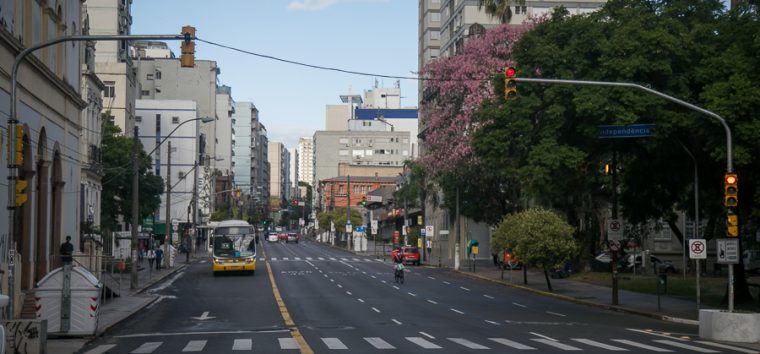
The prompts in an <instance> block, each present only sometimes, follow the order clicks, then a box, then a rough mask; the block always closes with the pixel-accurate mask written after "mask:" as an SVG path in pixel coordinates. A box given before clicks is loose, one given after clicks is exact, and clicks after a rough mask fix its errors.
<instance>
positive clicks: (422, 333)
mask: <svg viewBox="0 0 760 354" xmlns="http://www.w3.org/2000/svg"><path fill="white" fill-rule="evenodd" d="M420 334H421V335H423V336H425V337H428V338H430V339H435V337H433V336H431V335H429V334H427V333H425V332H420Z"/></svg>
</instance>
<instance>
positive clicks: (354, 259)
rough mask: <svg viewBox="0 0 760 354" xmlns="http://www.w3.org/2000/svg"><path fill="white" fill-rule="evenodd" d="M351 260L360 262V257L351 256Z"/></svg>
mask: <svg viewBox="0 0 760 354" xmlns="http://www.w3.org/2000/svg"><path fill="white" fill-rule="evenodd" d="M351 260H353V261H354V262H358V261H359V258H351Z"/></svg>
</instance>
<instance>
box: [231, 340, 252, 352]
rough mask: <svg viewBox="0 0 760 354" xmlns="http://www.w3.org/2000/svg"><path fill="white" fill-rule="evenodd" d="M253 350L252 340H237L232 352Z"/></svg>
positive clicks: (233, 344)
mask: <svg viewBox="0 0 760 354" xmlns="http://www.w3.org/2000/svg"><path fill="white" fill-rule="evenodd" d="M251 349H253V340H252V339H235V341H234V342H233V343H232V350H251Z"/></svg>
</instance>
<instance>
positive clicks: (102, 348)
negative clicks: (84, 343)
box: [84, 344, 116, 354]
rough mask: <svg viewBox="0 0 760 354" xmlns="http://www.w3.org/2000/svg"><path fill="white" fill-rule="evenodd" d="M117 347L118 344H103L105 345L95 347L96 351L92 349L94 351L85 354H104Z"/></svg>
mask: <svg viewBox="0 0 760 354" xmlns="http://www.w3.org/2000/svg"><path fill="white" fill-rule="evenodd" d="M115 346H116V344H103V345H99V346H97V347H95V348H94V349H92V350H90V351H88V352H87V353H84V354H103V353H105V352H107V351H109V350H111V348H113V347H115Z"/></svg>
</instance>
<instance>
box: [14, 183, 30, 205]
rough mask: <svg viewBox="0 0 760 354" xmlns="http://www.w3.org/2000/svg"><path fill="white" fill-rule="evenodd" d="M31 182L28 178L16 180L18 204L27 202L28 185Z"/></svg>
mask: <svg viewBox="0 0 760 354" xmlns="http://www.w3.org/2000/svg"><path fill="white" fill-rule="evenodd" d="M28 184H29V182H27V181H26V180H23V179H18V180H16V206H21V205H23V204H24V203H26V199H27V196H26V186H27V185H28Z"/></svg>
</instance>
